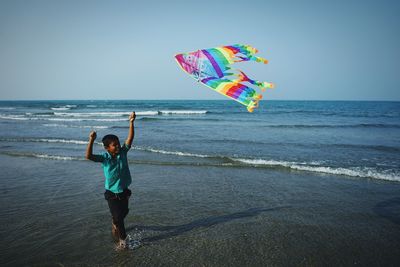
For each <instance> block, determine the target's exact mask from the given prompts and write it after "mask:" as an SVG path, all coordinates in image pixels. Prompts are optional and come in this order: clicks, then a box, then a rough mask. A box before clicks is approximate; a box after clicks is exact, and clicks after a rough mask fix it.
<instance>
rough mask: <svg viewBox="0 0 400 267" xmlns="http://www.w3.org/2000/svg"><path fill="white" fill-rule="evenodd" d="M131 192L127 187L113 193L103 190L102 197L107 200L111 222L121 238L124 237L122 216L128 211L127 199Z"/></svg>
mask: <svg viewBox="0 0 400 267" xmlns="http://www.w3.org/2000/svg"><path fill="white" fill-rule="evenodd" d="M131 194H132V192H131V190H129V189H125V190H124V192H122V193H113V192H111V191H109V190H106V192H104V198H105V199H106V200H107V202H108V207H109V208H110V212H111V216H112V220H113V223H114V224H115V225H116V226H117V228H118V230H119V234H120V238H121V239H125V237H126V232H125V224H124V218H125V217H126V215H127V214H128V212H129V208H128V200H129V197H130V196H131Z"/></svg>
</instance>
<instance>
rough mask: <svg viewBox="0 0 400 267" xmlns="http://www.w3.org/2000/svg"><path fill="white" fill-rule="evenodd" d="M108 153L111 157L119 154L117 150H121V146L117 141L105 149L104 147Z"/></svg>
mask: <svg viewBox="0 0 400 267" xmlns="http://www.w3.org/2000/svg"><path fill="white" fill-rule="evenodd" d="M104 148H105V149H106V150H107V152H108V153H110V154H111V156H113V157H114V156H116V155H118V153H119V150H120V148H121V145H120V144H119V141H112V142H111V143H110V144H109V145H108V146H107V147H104Z"/></svg>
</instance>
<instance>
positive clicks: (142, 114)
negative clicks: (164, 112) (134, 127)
mask: <svg viewBox="0 0 400 267" xmlns="http://www.w3.org/2000/svg"><path fill="white" fill-rule="evenodd" d="M135 113H136V115H137V116H156V115H158V111H153V110H149V111H137V112H135Z"/></svg>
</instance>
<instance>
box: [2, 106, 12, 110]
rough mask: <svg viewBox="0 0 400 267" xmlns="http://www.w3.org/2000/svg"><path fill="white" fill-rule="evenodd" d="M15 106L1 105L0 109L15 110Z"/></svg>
mask: <svg viewBox="0 0 400 267" xmlns="http://www.w3.org/2000/svg"><path fill="white" fill-rule="evenodd" d="M14 109H15V108H13V107H0V110H14Z"/></svg>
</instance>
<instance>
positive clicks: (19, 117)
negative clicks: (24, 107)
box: [0, 114, 30, 121]
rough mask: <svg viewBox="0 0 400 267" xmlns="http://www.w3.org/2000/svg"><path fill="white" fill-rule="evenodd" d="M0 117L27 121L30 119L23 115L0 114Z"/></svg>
mask: <svg viewBox="0 0 400 267" xmlns="http://www.w3.org/2000/svg"><path fill="white" fill-rule="evenodd" d="M0 119H5V120H20V121H27V120H30V118H27V117H25V116H24V115H3V114H0Z"/></svg>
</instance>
